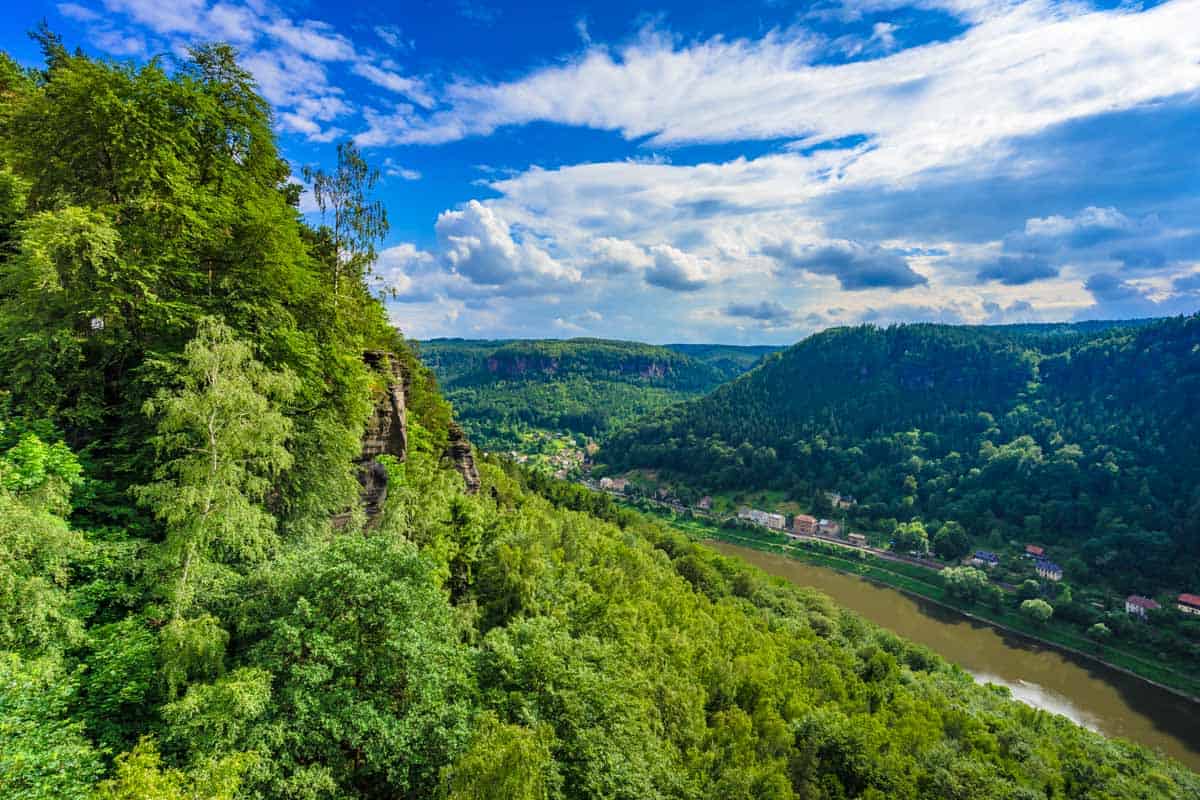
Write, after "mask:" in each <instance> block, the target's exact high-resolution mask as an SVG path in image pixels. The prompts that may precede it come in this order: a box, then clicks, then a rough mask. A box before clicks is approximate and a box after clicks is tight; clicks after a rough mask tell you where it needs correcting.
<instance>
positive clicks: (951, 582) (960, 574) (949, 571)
mask: <svg viewBox="0 0 1200 800" xmlns="http://www.w3.org/2000/svg"><path fill="white" fill-rule="evenodd" d="M940 574H941V577H942V581H943V582H944V583H945V584H946V590H947V591H948V592H950V594H952V595H954V596H956V597H961V598H962V599H964V600H978V599H979V598H981V597H983V595H984V593H985V592H986V591H987V589H988V587H989V585H990V582H989V580H988V576H987V573H985V572H984V571H983V570H981V569H976V568H975V567H947V568H946V569H944V570H942V571H941V573H940Z"/></svg>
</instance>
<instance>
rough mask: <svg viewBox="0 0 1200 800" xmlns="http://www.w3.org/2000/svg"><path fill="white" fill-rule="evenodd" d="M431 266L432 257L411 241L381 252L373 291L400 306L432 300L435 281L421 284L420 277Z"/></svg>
mask: <svg viewBox="0 0 1200 800" xmlns="http://www.w3.org/2000/svg"><path fill="white" fill-rule="evenodd" d="M434 264H435V259H434V256H433V254H431V253H428V252H426V251H424V250H421V249H420V248H418V247H417V246H416V245H414V244H412V243H411V242H402V243H400V244H398V245H395V246H393V247H388V248H386V249H384V250H382V251H380V253H379V258H378V260H377V261H376V263H375V275H374V283H375V289H376V291H378V292H379V293H380V294H382V295H384V296H386V297H390V298H392V299H395V300H398V301H400V302H403V303H420V302H428V301H431V300H433V299H435V297H436V293H435V291H434V285H435V281H421V280H420V278H421V276H424V275H428V273H429V272H430V271H431V269H432V268H433V267H434ZM414 276H417V277H416V278H414Z"/></svg>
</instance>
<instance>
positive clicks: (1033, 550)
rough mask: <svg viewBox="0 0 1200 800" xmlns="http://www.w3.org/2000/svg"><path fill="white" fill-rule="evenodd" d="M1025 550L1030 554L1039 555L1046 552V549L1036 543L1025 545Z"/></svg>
mask: <svg viewBox="0 0 1200 800" xmlns="http://www.w3.org/2000/svg"><path fill="white" fill-rule="evenodd" d="M1025 552H1026V553H1029V555H1031V556H1040V555H1045V553H1046V551H1045V550H1044V549H1042V548H1041V547H1038V546H1037V545H1036V544H1027V545H1025Z"/></svg>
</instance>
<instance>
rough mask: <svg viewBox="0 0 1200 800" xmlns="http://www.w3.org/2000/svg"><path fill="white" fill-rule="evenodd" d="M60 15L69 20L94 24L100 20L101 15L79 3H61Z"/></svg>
mask: <svg viewBox="0 0 1200 800" xmlns="http://www.w3.org/2000/svg"><path fill="white" fill-rule="evenodd" d="M57 8H58V13H60V14H62V15H63V16H64V17H66V18H67V19H73V20H75V21H76V22H94V21H96V20H98V19H100V15H99V14H97V13H96V12H95V11H93V10H92V9H90V8H85V7H84V6H81V5H79V4H78V3H59V4H58V6H57Z"/></svg>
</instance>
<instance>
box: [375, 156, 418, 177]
mask: <svg viewBox="0 0 1200 800" xmlns="http://www.w3.org/2000/svg"><path fill="white" fill-rule="evenodd" d="M383 174H384V175H387V176H388V177H389V178H400V179H402V180H406V181H419V180H421V173H420V172H418V171H417V170H415V169H409V168H408V167H404V166H401V165H400V164H397V163H396V162H395V161H394V160H392V159H391V158H385V159H384V160H383Z"/></svg>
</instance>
